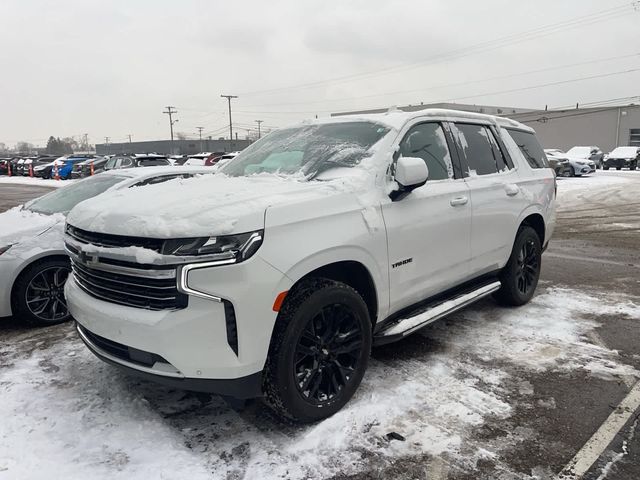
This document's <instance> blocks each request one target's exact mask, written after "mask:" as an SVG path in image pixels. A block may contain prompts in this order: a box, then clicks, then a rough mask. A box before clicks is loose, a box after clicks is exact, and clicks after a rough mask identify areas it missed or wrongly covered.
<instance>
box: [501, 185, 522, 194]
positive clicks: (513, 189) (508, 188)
mask: <svg viewBox="0 0 640 480" xmlns="http://www.w3.org/2000/svg"><path fill="white" fill-rule="evenodd" d="M504 191H505V192H506V193H507V195H508V196H510V197H513V196H514V195H517V194H519V193H520V187H519V186H518V185H516V184H514V183H507V184H505V186H504Z"/></svg>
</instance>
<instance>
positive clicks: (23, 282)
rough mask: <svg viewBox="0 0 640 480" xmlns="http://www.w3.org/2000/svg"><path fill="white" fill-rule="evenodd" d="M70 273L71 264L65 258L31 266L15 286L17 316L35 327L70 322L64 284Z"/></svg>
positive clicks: (13, 297)
mask: <svg viewBox="0 0 640 480" xmlns="http://www.w3.org/2000/svg"><path fill="white" fill-rule="evenodd" d="M70 272H71V267H70V265H69V261H68V260H64V259H62V258H60V259H59V258H50V259H45V260H41V261H38V262H37V263H34V264H33V265H31V266H29V267H27V268H26V269H25V270H24V271H23V272H22V273H21V274H20V276H19V277H18V279H17V280H16V282H15V284H14V287H13V294H12V298H11V301H12V310H13V314H14V317H16V318H18V320H20V321H22V322H24V323H27V324H29V325H34V326H46V325H55V324H57V323H61V322H64V321H66V320H69V318H71V316H70V314H69V310H68V308H67V302H66V300H65V298H64V284H65V282H66V281H67V277H68V276H69V273H70Z"/></svg>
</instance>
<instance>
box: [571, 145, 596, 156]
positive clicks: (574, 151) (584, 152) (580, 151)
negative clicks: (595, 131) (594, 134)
mask: <svg viewBox="0 0 640 480" xmlns="http://www.w3.org/2000/svg"><path fill="white" fill-rule="evenodd" d="M567 155H575V156H576V157H588V156H589V155H591V147H573V148H571V149H569V150H568V151H567Z"/></svg>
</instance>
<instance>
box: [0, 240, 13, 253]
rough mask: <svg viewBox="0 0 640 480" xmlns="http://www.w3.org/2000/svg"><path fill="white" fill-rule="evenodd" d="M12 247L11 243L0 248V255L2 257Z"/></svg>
mask: <svg viewBox="0 0 640 480" xmlns="http://www.w3.org/2000/svg"><path fill="white" fill-rule="evenodd" d="M12 246H13V244H12V243H10V244H9V245H5V246H4V247H0V255H2V254H3V253H5V252H6V251H7V250H9V249H10V248H11V247H12Z"/></svg>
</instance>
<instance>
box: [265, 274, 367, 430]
mask: <svg viewBox="0 0 640 480" xmlns="http://www.w3.org/2000/svg"><path fill="white" fill-rule="evenodd" d="M289 295H290V296H289V297H288V298H287V299H286V302H285V305H284V306H283V308H282V310H281V311H280V314H279V315H278V320H277V322H276V326H275V328H274V332H273V338H272V342H271V348H270V350H269V358H268V359H267V366H266V369H265V381H264V393H265V402H266V403H267V404H268V405H269V406H270V407H271V408H272V409H273V410H274V411H275V412H276V413H277V414H279V415H280V416H282V417H284V418H286V419H289V420H294V421H299V422H314V421H317V420H321V419H323V418H327V417H329V416H331V415H333V414H334V413H336V412H337V411H338V410H340V409H341V408H342V407H343V406H344V405H345V404H346V403H347V402H348V401H349V399H350V398H351V397H352V396H353V394H354V393H355V391H356V389H357V388H358V386H359V385H360V382H361V380H362V377H363V376H364V372H365V370H366V368H367V363H368V361H369V355H370V353H371V341H372V340H371V337H372V332H371V330H372V329H371V321H370V319H369V313H368V310H367V306H366V304H365V303H364V300H363V299H362V297H361V296H360V294H358V292H356V291H355V290H354V289H353V288H351V287H350V286H348V285H346V284H344V283H341V282H336V281H333V280H328V279H324V278H313V279H309V280H305V281H303V283H301V284H300V285H299V286H298V287H297V288H296V289H295V291H293V292H291V293H290V294H289Z"/></svg>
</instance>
